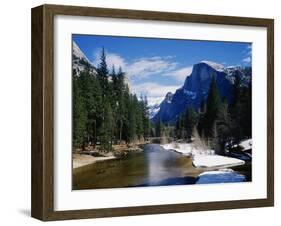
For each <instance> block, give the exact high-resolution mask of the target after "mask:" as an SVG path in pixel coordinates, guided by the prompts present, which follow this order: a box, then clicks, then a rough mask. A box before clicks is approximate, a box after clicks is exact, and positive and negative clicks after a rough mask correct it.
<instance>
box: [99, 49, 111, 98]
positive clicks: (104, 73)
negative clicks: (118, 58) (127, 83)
mask: <svg viewBox="0 0 281 226" xmlns="http://www.w3.org/2000/svg"><path fill="white" fill-rule="evenodd" d="M97 77H98V79H99V82H100V86H101V89H102V92H103V98H104V99H105V97H106V96H107V94H108V87H109V84H108V68H107V63H106V54H105V50H104V48H102V51H101V55H100V63H99V65H98V68H97Z"/></svg>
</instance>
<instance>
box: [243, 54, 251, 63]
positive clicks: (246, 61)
mask: <svg viewBox="0 0 281 226" xmlns="http://www.w3.org/2000/svg"><path fill="white" fill-rule="evenodd" d="M242 61H243V63H246V64H248V63H251V62H252V58H251V57H250V56H248V57H245V58H244V59H243V60H242Z"/></svg>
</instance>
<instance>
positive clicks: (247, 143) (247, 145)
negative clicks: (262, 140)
mask: <svg viewBox="0 0 281 226" xmlns="http://www.w3.org/2000/svg"><path fill="white" fill-rule="evenodd" d="M239 146H241V147H242V148H243V150H244V151H246V150H249V149H251V148H252V139H248V140H244V141H242V142H241V143H240V144H239Z"/></svg>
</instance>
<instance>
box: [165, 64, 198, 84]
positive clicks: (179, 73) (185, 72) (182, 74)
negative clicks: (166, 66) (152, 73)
mask: <svg viewBox="0 0 281 226" xmlns="http://www.w3.org/2000/svg"><path fill="white" fill-rule="evenodd" d="M192 69H193V66H189V67H183V68H181V69H178V70H175V71H170V72H168V73H165V74H164V75H165V76H171V77H174V78H175V79H176V80H178V81H179V82H184V81H185V79H186V77H187V76H189V75H191V73H192Z"/></svg>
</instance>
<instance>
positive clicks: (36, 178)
mask: <svg viewBox="0 0 281 226" xmlns="http://www.w3.org/2000/svg"><path fill="white" fill-rule="evenodd" d="M55 15H73V16H95V17H110V18H127V19H142V20H157V21H177V22H194V23H207V24H223V25H241V26H255V27H265V28H267V132H268V138H267V198H266V199H255V200H241V201H220V202H206V203H181V204H171V205H156V206H138V207H123V208H103V209H90V210H70V211H54V191H53V186H54V182H53V178H54V175H53V174H54V170H53V167H54V162H53V125H54V116H53V111H54V105H53V98H54V86H53V83H54V79H53V76H54V75H53V66H54V64H53V54H54V49H53V48H54V46H53V45H54V40H53V37H54V29H53V28H54V16H55ZM31 171H32V191H31V192H32V200H31V215H32V217H34V218H37V219H40V220H43V221H49V220H65V219H81V218H97V217H114V216H128V215H141V214H160V213H173V212H186V211H202V210H219V209H234V208H249V207H264V206H273V205H274V20H273V19H260V18H245V17H229V16H211V15H199V14H198V15H196V14H184V13H167V12H153V11H136V10H124V9H109V8H90V7H76V6H60V5H42V6H39V7H36V8H33V9H32V170H31Z"/></svg>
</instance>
